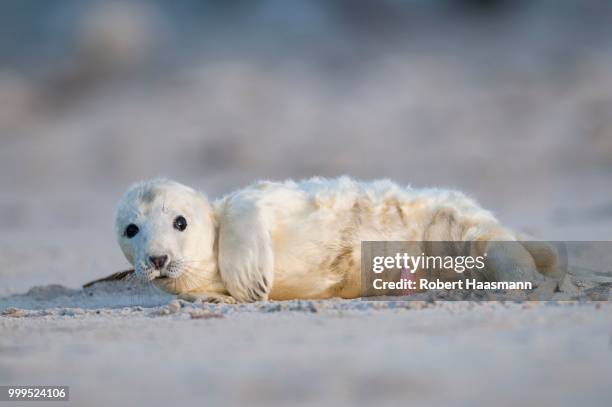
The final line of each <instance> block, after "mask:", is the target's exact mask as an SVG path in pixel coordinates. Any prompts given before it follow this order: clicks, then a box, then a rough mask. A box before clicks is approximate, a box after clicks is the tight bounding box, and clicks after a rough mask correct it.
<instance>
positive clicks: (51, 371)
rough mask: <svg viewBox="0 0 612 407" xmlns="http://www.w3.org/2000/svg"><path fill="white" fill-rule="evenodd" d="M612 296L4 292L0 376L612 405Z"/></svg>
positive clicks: (133, 289)
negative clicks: (227, 297) (224, 298)
mask: <svg viewBox="0 0 612 407" xmlns="http://www.w3.org/2000/svg"><path fill="white" fill-rule="evenodd" d="M611 311H612V304H610V302H609V301H605V302H603V301H602V302H581V301H568V302H562V301H549V302H522V303H516V302H505V303H502V302H486V301H485V302H476V301H472V302H468V301H460V302H450V301H449V302H435V301H433V302H432V301H366V300H361V299H357V300H339V299H336V300H324V301H304V300H301V301H283V302H274V301H265V302H259V303H253V304H238V305H228V304H202V303H195V304H194V303H189V302H185V301H182V300H176V299H174V297H173V296H170V295H167V294H165V293H162V292H160V291H159V290H157V289H155V288H151V287H148V286H145V285H142V284H140V283H138V282H133V281H132V282H112V283H100V284H96V285H94V286H93V287H91V288H88V289H85V290H80V289H71V288H66V287H64V286H60V285H50V286H40V287H35V288H32V289H31V290H29V291H28V292H27V293H25V294H21V295H13V296H9V297H4V298H1V299H0V313H1V314H2V316H0V331H1V332H2V335H1V336H0V365H1V366H2V369H0V382H2V383H7V384H25V383H27V384H56V385H69V386H70V388H71V390H70V395H71V401H72V402H73V403H75V404H78V405H92V406H97V405H99V406H106V405H112V404H132V403H143V402H144V403H146V404H147V405H150V406H157V405H159V406H162V405H169V404H175V403H176V402H177V401H178V402H180V404H183V405H184V404H202V405H220V404H223V405H239V404H242V405H244V404H248V405H287V404H288V403H291V404H298V405H372V404H377V405H397V403H399V402H400V401H401V402H411V403H418V404H419V405H443V404H448V403H451V402H452V403H454V404H456V405H473V404H474V403H496V405H516V404H520V403H524V404H526V405H575V404H576V403H578V402H580V403H588V404H589V405H602V406H603V405H607V403H608V402H609V399H610V397H612V387H611V386H610V377H611V375H612V363H611V358H612V312H611Z"/></svg>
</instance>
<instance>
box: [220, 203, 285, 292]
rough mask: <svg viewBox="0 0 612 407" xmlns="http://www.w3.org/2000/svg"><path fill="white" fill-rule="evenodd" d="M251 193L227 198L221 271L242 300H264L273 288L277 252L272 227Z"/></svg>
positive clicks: (221, 244)
mask: <svg viewBox="0 0 612 407" xmlns="http://www.w3.org/2000/svg"><path fill="white" fill-rule="evenodd" d="M264 215H265V213H263V210H262V208H261V207H260V206H258V205H257V204H256V202H255V201H254V200H253V199H252V197H250V196H245V197H242V196H240V195H239V194H238V195H236V196H234V197H233V198H232V199H231V200H230V201H229V202H227V204H226V206H225V208H224V211H223V213H222V215H221V222H220V228H219V258H218V261H219V272H220V274H221V279H222V280H223V283H224V284H225V287H226V289H227V291H229V293H230V294H231V296H232V297H234V298H235V299H236V300H238V301H239V302H254V301H265V300H267V299H268V295H269V294H270V291H271V289H272V283H273V279H274V276H273V272H274V271H273V268H274V255H273V252H272V238H271V233H270V227H269V226H268V222H266V216H264Z"/></svg>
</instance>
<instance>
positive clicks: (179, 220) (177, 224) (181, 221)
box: [174, 216, 187, 232]
mask: <svg viewBox="0 0 612 407" xmlns="http://www.w3.org/2000/svg"><path fill="white" fill-rule="evenodd" d="M174 228H175V229H176V230H179V231H181V232H182V231H183V230H185V229H187V220H186V219H185V218H183V217H182V216H177V217H176V219H174Z"/></svg>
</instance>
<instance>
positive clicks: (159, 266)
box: [149, 254, 168, 270]
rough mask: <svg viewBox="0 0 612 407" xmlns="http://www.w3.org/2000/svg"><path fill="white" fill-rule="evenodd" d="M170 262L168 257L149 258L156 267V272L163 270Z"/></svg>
mask: <svg viewBox="0 0 612 407" xmlns="http://www.w3.org/2000/svg"><path fill="white" fill-rule="evenodd" d="M167 261H168V256H167V255H165V254H164V255H163V256H149V262H150V263H151V264H152V265H153V266H154V267H155V269H156V270H161V269H162V268H163V267H164V266H165V265H166V262H167Z"/></svg>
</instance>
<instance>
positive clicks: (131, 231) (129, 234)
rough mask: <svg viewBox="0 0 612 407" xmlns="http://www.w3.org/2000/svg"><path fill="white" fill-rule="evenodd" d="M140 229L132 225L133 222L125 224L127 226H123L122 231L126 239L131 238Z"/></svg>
mask: <svg viewBox="0 0 612 407" xmlns="http://www.w3.org/2000/svg"><path fill="white" fill-rule="evenodd" d="M139 230H140V229H138V226H136V225H134V224H133V223H130V224H129V225H127V227H126V228H125V232H124V233H123V234H124V235H125V236H126V237H127V238H128V239H131V238H133V237H134V236H136V234H137V233H138V231H139Z"/></svg>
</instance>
